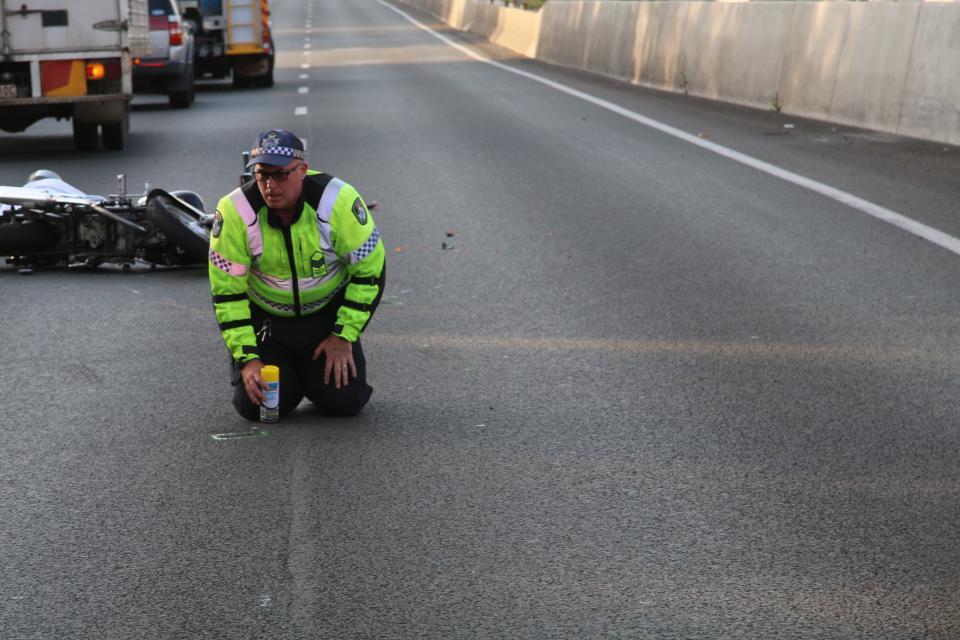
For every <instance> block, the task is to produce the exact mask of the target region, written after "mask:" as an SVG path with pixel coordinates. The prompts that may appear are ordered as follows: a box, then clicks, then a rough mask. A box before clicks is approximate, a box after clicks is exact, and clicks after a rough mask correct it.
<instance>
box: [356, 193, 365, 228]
mask: <svg viewBox="0 0 960 640" xmlns="http://www.w3.org/2000/svg"><path fill="white" fill-rule="evenodd" d="M353 216H354V217H355V218H356V219H357V222H359V223H360V224H367V208H366V207H365V206H363V202H362V201H361V200H360V198H357V199H356V200H354V201H353Z"/></svg>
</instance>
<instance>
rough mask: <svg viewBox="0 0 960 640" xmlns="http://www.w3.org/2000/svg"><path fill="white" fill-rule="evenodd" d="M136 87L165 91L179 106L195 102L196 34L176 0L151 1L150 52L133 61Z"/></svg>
mask: <svg viewBox="0 0 960 640" xmlns="http://www.w3.org/2000/svg"><path fill="white" fill-rule="evenodd" d="M133 90H134V91H135V92H142V93H165V94H167V95H168V96H169V98H170V106H171V107H174V108H176V109H185V108H187V107H189V106H190V105H191V104H193V96H194V89H193V33H192V32H191V30H190V28H189V27H188V26H185V24H184V21H183V19H181V17H180V12H179V11H178V10H177V4H176V1H175V0H150V53H148V54H147V55H146V56H144V57H143V58H134V60H133Z"/></svg>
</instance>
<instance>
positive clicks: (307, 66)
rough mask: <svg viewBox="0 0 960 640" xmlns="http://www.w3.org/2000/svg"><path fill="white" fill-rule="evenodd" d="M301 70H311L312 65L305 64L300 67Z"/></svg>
mask: <svg viewBox="0 0 960 640" xmlns="http://www.w3.org/2000/svg"><path fill="white" fill-rule="evenodd" d="M300 68H301V69H309V68H310V63H309V62H304V63H303V64H301V65H300Z"/></svg>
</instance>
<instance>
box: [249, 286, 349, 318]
mask: <svg viewBox="0 0 960 640" xmlns="http://www.w3.org/2000/svg"><path fill="white" fill-rule="evenodd" d="M341 288H342V287H337V290H336V291H334V292H333V293H332V294H330V295H329V296H327V297H326V298H321V299H320V300H317V301H316V302H308V303H307V304H303V305H300V313H310V312H312V311H317V310H318V309H322V308H323V307H325V306H326V304H327V303H328V302H330V298H332V297H333V296H335V295H336V294H337V292H339V291H340V289H341ZM249 293H250V295H252V296H253V297H254V298H256V299H257V301H259V302H261V303H263V305H264V306H265V307H268V308H270V309H275V310H277V311H283V312H286V313H296V308H295V307H294V306H293V305H292V304H285V303H283V302H274V301H273V300H267V299H266V298H264V297H263V296H262V295H260V294H259V293H257V291H256V289H252V288H251V289H250V291H249Z"/></svg>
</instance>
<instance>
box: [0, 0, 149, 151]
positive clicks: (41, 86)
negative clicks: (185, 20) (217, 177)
mask: <svg viewBox="0 0 960 640" xmlns="http://www.w3.org/2000/svg"><path fill="white" fill-rule="evenodd" d="M149 44H150V31H149V20H148V13H147V0H0V129H2V130H3V131H8V132H11V133H16V132H19V131H23V130H24V129H26V128H27V127H29V126H30V125H32V124H33V123H34V122H36V121H38V120H41V119H43V118H50V117H53V118H57V119H60V118H72V119H73V140H74V143H75V145H76V147H77V148H78V149H81V150H94V149H96V148H97V146H98V143H99V138H100V134H101V132H102V134H103V146H104V148H105V149H123V148H124V146H126V143H127V135H128V132H129V130H130V99H131V97H132V95H133V81H132V63H131V61H132V58H133V57H136V56H140V55H143V54H145V53H146V52H147V51H148V48H149Z"/></svg>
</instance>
